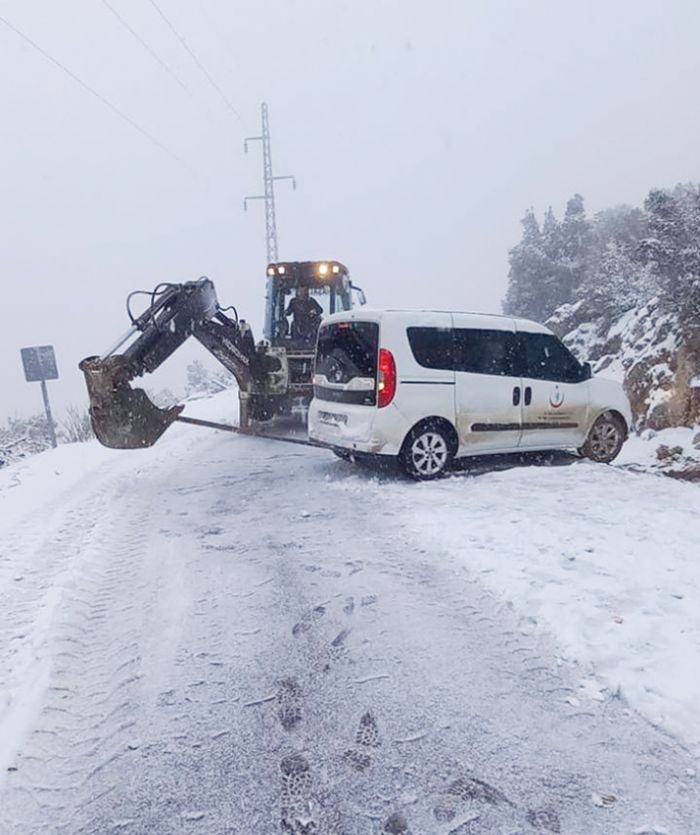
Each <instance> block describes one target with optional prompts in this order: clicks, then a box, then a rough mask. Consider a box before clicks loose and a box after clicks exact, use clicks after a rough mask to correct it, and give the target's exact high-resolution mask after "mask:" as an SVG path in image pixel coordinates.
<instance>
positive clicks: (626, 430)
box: [586, 408, 630, 440]
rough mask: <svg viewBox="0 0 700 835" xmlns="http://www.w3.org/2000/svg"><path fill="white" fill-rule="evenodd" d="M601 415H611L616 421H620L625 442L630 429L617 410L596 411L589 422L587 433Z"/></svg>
mask: <svg viewBox="0 0 700 835" xmlns="http://www.w3.org/2000/svg"><path fill="white" fill-rule="evenodd" d="M603 415H612V416H613V417H614V418H615V419H616V420H619V421H620V423H621V424H622V428H623V430H624V433H625V440H627V438H628V437H629V434H630V428H629V424H628V423H627V418H626V417H625V416H624V415H623V414H622V412H621V411H620V410H619V409H615V408H608V409H598V410H597V411H596V413H595V414H594V415H593V416H592V418H591V420H590V421H589V424H588V432H590V431H591V429H592V428H593V426H594V424H595V422H596V421H597V420H598V418H599V417H602V416H603ZM588 432H587V433H586V435H588Z"/></svg>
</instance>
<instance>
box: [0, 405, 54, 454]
mask: <svg viewBox="0 0 700 835" xmlns="http://www.w3.org/2000/svg"><path fill="white" fill-rule="evenodd" d="M51 442H52V439H51V434H50V432H49V427H48V424H47V423H46V416H45V415H43V414H39V415H33V416H32V417H28V418H9V419H8V421H7V424H6V425H5V426H0V466H3V465H5V464H9V463H11V462H12V461H16V460H18V459H20V458H26V457H27V456H28V455H36V453H37V452H43V451H44V450H45V449H49V448H50V447H51Z"/></svg>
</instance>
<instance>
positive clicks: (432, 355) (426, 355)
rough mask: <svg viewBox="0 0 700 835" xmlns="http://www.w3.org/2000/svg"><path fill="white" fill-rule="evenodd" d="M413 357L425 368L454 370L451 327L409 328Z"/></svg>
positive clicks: (409, 342)
mask: <svg viewBox="0 0 700 835" xmlns="http://www.w3.org/2000/svg"><path fill="white" fill-rule="evenodd" d="M407 333H408V344H409V345H410V346H411V351H412V352H413V357H414V359H415V360H416V362H417V363H418V365H422V366H423V368H435V369H439V370H442V371H451V370H452V330H451V328H407Z"/></svg>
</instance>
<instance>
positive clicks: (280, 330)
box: [264, 261, 363, 353]
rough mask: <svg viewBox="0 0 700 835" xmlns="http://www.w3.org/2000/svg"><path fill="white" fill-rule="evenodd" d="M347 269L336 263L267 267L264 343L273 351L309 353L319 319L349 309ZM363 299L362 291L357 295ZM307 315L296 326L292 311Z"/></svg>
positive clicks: (355, 290)
mask: <svg viewBox="0 0 700 835" xmlns="http://www.w3.org/2000/svg"><path fill="white" fill-rule="evenodd" d="M357 293H358V288H354V287H353V285H352V283H351V281H350V276H349V274H348V269H347V267H345V266H344V265H343V264H341V263H340V262H338V261H285V262H283V263H275V264H269V265H268V267H267V296H266V306H265V327H264V335H265V339H267V340H269V342H270V343H271V345H272V347H273V348H287V349H288V350H294V351H308V352H309V353H313V351H314V346H315V343H316V333H317V331H318V326H319V324H320V322H321V319H322V318H325V317H327V316H330V315H332V314H333V313H342V312H343V311H347V310H350V309H351V308H352V307H353V296H354V295H355V294H357ZM359 294H361V295H360V298H363V294H362V291H359ZM299 308H301V309H302V310H305V311H306V312H307V316H306V317H305V318H306V322H304V323H303V325H300V322H299V321H297V322H296V325H295V319H298V318H299V319H300V317H298V316H297V315H296V314H295V310H298V309H299Z"/></svg>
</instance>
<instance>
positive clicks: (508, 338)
mask: <svg viewBox="0 0 700 835" xmlns="http://www.w3.org/2000/svg"><path fill="white" fill-rule="evenodd" d="M516 350H517V345H516V341H515V334H514V333H512V332H511V331H492V330H477V329H471V328H456V329H455V330H454V369H455V371H466V372H469V373H471V374H494V375H497V376H501V377H514V376H516V373H517V372H516Z"/></svg>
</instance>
